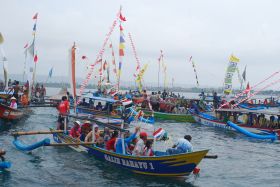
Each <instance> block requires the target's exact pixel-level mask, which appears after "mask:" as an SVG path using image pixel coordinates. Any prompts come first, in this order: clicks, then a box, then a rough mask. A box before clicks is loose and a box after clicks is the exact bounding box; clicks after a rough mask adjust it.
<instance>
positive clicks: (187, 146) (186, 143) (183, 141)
mask: <svg viewBox="0 0 280 187" xmlns="http://www.w3.org/2000/svg"><path fill="white" fill-rule="evenodd" d="M191 139H192V137H191V136H190V135H186V136H184V138H180V139H178V141H177V142H176V143H175V144H174V145H173V147H172V148H169V149H167V150H166V153H167V154H169V155H174V154H180V153H188V152H192V151H193V147H192V144H191V143H190V141H191Z"/></svg>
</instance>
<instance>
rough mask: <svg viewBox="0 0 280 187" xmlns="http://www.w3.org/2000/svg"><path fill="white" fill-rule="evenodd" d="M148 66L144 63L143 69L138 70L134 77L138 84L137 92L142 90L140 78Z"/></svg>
mask: <svg viewBox="0 0 280 187" xmlns="http://www.w3.org/2000/svg"><path fill="white" fill-rule="evenodd" d="M147 67H148V64H145V65H144V67H143V69H141V70H140V72H139V73H138V75H137V78H136V80H135V81H136V83H137V84H138V89H139V92H142V87H143V86H142V79H143V76H144V73H145V71H146V69H147Z"/></svg>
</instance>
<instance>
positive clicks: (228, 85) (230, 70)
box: [224, 55, 239, 95]
mask: <svg viewBox="0 0 280 187" xmlns="http://www.w3.org/2000/svg"><path fill="white" fill-rule="evenodd" d="M238 62H239V58H237V57H235V56H233V55H231V56H230V58H229V64H228V67H227V70H226V76H225V81H224V94H225V95H229V94H230V93H231V92H232V76H233V74H234V72H235V71H236V68H237V63H238Z"/></svg>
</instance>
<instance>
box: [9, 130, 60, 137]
mask: <svg viewBox="0 0 280 187" xmlns="http://www.w3.org/2000/svg"><path fill="white" fill-rule="evenodd" d="M54 133H63V130H52V131H28V132H12V133H11V135H12V136H21V135H34V134H54Z"/></svg>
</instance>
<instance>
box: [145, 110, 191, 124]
mask: <svg viewBox="0 0 280 187" xmlns="http://www.w3.org/2000/svg"><path fill="white" fill-rule="evenodd" d="M143 111H144V112H145V113H146V114H147V115H152V114H153V115H154V118H155V120H159V121H169V122H188V123H195V120H194V118H193V116H192V115H191V114H173V113H167V112H155V111H148V110H143Z"/></svg>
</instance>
